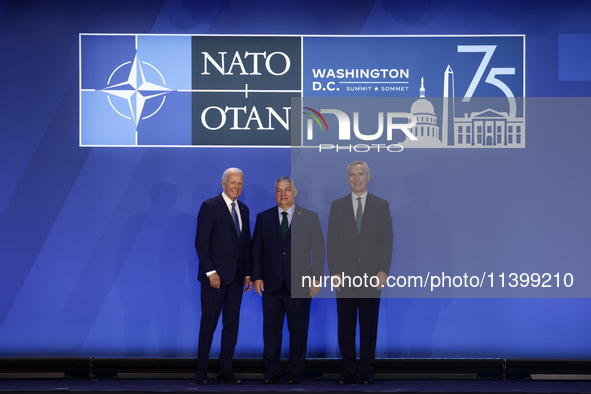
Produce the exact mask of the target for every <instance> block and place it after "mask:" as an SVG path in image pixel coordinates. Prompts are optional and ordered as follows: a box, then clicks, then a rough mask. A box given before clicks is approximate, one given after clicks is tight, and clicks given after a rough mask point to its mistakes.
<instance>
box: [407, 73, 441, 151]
mask: <svg viewBox="0 0 591 394" xmlns="http://www.w3.org/2000/svg"><path fill="white" fill-rule="evenodd" d="M410 113H411V114H413V115H414V116H415V117H416V119H417V124H416V125H415V127H413V128H412V129H410V131H411V132H412V134H413V135H414V136H415V137H417V140H416V141H413V140H411V139H409V137H406V139H405V140H404V141H403V142H402V143H401V145H403V146H404V147H405V148H442V147H444V144H443V143H442V142H441V136H440V132H439V126H437V115H435V109H434V108H433V104H431V102H430V101H429V100H427V99H426V98H425V84H424V78H421V90H420V98H419V99H418V100H417V101H415V102H414V103H413V105H412V106H411V108H410Z"/></svg>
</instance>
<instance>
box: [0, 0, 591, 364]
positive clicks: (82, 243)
mask: <svg viewBox="0 0 591 394" xmlns="http://www.w3.org/2000/svg"><path fill="white" fill-rule="evenodd" d="M80 33H112V34H290V35H301V34H305V35H352V36H355V35H427V34H428V35H481V34H487V35H488V34H495V35H503V34H524V35H525V37H526V46H525V65H526V66H525V75H526V77H525V78H526V83H525V84H526V95H527V97H533V98H534V99H536V98H540V99H539V100H544V99H543V98H552V99H554V100H556V101H553V102H558V103H560V105H557V106H554V107H552V108H553V110H554V111H555V112H554V113H552V112H551V111H544V110H543V109H544V108H545V107H544V106H543V105H540V106H537V107H536V106H534V108H538V111H537V112H536V111H534V112H533V113H532V114H531V115H529V114H528V116H529V118H528V141H527V147H526V148H525V149H524V150H522V149H518V150H495V151H493V150H477V151H475V150H469V151H468V150H462V151H459V150H450V149H447V150H439V151H437V152H428V151H427V150H414V151H412V152H410V150H409V152H410V153H409V154H407V155H405V156H402V155H401V156H398V157H397V158H396V159H395V161H396V162H395V165H393V166H392V168H391V169H389V170H388V172H385V171H383V172H382V173H379V172H378V174H376V176H375V177H374V179H373V182H376V183H374V184H373V185H372V186H371V187H370V191H375V192H376V194H380V195H387V196H389V201H390V206H391V209H392V211H393V217H394V221H395V225H396V219H397V217H398V218H399V219H400V220H399V222H398V223H401V222H402V223H403V224H405V223H406V222H404V220H411V221H412V224H413V225H414V226H415V227H416V228H419V229H423V230H424V231H422V232H420V236H418V238H416V239H415V240H416V241H417V242H419V244H420V242H427V241H433V240H434V239H437V240H439V241H438V242H440V244H438V245H437V246H436V247H435V249H433V248H431V249H428V250H430V251H431V252H433V251H435V252H437V253H438V254H440V253H450V256H451V257H450V258H451V259H455V260H456V261H470V260H474V261H481V260H485V261H490V262H491V264H494V263H496V262H498V263H499V264H500V266H506V265H510V264H512V263H513V262H519V261H528V262H529V263H530V264H531V263H532V261H533V262H535V261H538V260H539V261H540V262H541V265H542V266H543V267H546V268H548V267H549V268H552V269H554V271H556V272H558V271H560V270H561V267H562V266H563V265H565V264H566V265H567V266H570V265H572V264H577V265H579V266H581V267H586V266H587V265H588V264H589V263H590V261H589V255H590V254H591V253H590V252H591V250H590V248H591V247H590V245H591V244H590V243H589V242H588V240H589V236H590V235H591V226H590V225H589V223H590V220H591V206H590V205H589V198H588V196H589V195H590V194H591V193H590V192H591V190H590V189H591V187H590V184H589V175H590V174H589V168H590V167H589V165H590V160H589V155H588V153H587V149H586V147H587V146H589V145H590V143H591V136H590V134H589V130H590V129H589V124H588V120H587V118H586V115H587V113H588V108H589V99H588V97H589V96H590V95H591V75H590V74H589V70H591V3H589V2H585V1H516V0H511V1H502V0H497V1H482V2H471V3H467V2H464V1H457V2H456V1H438V2H435V1H429V0H420V1H414V2H398V1H386V0H383V1H380V0H376V1H373V0H372V1H358V0H355V1H343V0H329V1H313V0H300V1H290V2H285V3H283V2H278V1H264V0H260V1H238V0H213V1H208V2H197V1H195V2H193V1H186V0H159V1H156V0H153V1H132V0H130V1H120V0H117V1H16V0H15V1H0V53H1V54H2V57H1V60H2V61H1V62H0V71H1V72H0V92H1V94H0V163H1V164H0V182H1V185H2V187H1V188H0V357H8V356H10V357H75V356H89V357H131V356H133V357H195V356H196V353H197V334H198V323H199V317H200V300H199V283H198V281H197V280H196V276H197V275H196V272H197V264H198V261H197V257H196V254H195V250H194V246H193V241H194V234H195V220H196V216H197V212H198V209H199V206H200V204H201V202H202V201H203V200H204V199H206V198H209V197H211V196H213V195H215V194H218V193H220V192H221V181H220V177H221V174H222V172H223V170H224V169H225V168H227V167H230V166H236V167H240V168H242V169H243V170H244V172H245V174H246V177H245V188H244V192H243V195H242V197H241V200H242V201H244V202H245V203H246V204H247V205H248V206H249V207H250V209H251V212H252V213H253V215H252V217H251V219H252V223H251V226H253V225H254V219H255V215H254V214H256V213H258V212H260V211H262V210H264V209H266V208H268V207H270V206H272V205H274V195H273V189H272V188H273V183H274V181H275V179H276V178H277V177H279V176H284V175H286V174H289V173H290V171H291V155H290V150H289V149H287V148H201V147H199V148H195V147H186V148H165V147H157V148H142V147H140V148H116V147H110V148H109V147H94V148H92V147H80V146H79V129H80V124H79V122H80V121H79V119H80V118H79V110H80V106H79V99H80V92H79V87H80V80H79V77H80V76H79V65H80V63H79V53H80V51H79V49H80V48H79V43H80V40H79V34H80ZM426 60H427V61H428V59H426ZM417 94H418V92H413V93H412V95H411V96H413V97H416V95H417ZM568 98H578V99H576V100H575V101H573V102H570V101H569V100H568ZM542 102H543V101H542ZM179 105H184V104H182V103H181V104H179ZM550 107H551V106H548V108H550ZM528 108H529V107H528ZM540 108H541V109H540ZM536 116H538V117H537V118H536ZM530 120H531V124H530V123H529V122H530ZM405 153H406V151H405ZM335 157H336V156H335ZM357 158H358V157H356V156H355V157H353V156H346V155H344V156H338V158H337V159H335V161H331V163H330V165H331V166H333V167H334V169H335V171H338V169H341V168H343V167H344V166H345V165H346V164H347V163H348V162H349V161H351V160H353V159H357ZM442 174H444V175H442ZM450 174H452V175H450ZM378 175H380V176H381V178H382V180H387V182H384V181H382V182H381V183H377V182H378V180H379V177H378ZM316 181H317V180H315V179H305V178H304V179H303V180H302V185H303V186H306V187H309V189H313V187H314V186H315V182H316ZM322 185H323V186H325V187H326V188H327V190H328V192H327V193H326V194H325V195H323V196H321V197H317V196H314V195H313V194H311V193H305V192H304V193H301V195H300V198H301V199H302V200H301V202H302V204H303V205H308V206H309V207H310V208H312V209H314V210H316V211H318V212H319V213H320V215H321V217H323V223H322V224H323V226H324V230H325V231H326V219H327V217H326V216H327V211H328V206H327V205H326V203H327V201H324V200H325V199H326V200H328V202H329V200H330V198H332V197H335V198H336V197H339V196H341V195H344V194H345V193H347V191H348V185H347V183H346V180H345V177H344V175H343V176H342V177H341V178H339V176H338V172H335V175H334V177H325V178H323V179H322ZM405 186H406V187H407V189H406V191H405ZM372 188H373V189H372ZM302 190H305V187H303V188H302ZM415 197H419V198H423V201H422V205H421V204H419V206H418V208H417V209H414V210H413V207H414V208H416V206H413V205H412V203H411V202H412V201H413V198H415ZM425 198H426V200H425ZM414 201H415V202H416V201H417V200H416V199H415V200H414ZM475 201H477V202H478V204H476V203H475ZM421 207H422V208H421ZM495 207H496V208H495ZM433 229H434V230H433ZM429 231H434V234H433V233H429ZM423 258H424V257H423ZM549 268H548V269H549ZM586 279H587V280H588V278H580V279H579V282H582V283H577V284H579V285H581V286H588V285H589V283H588V282H587V283H585V280H586ZM576 280H577V278H575V281H576ZM587 308H590V309H591V301H590V300H589V299H588V298H569V299H558V298H544V299H517V298H509V299H482V298H481V299H479V298H465V299H445V300H443V299H385V300H383V302H382V311H381V315H380V326H379V334H378V335H379V337H378V350H377V356H378V357H500V358H589V356H590V355H591V343H590V342H589V341H588V338H587V335H588V333H589V332H590V330H591V318H590V317H589V316H587V314H586V311H587ZM241 319H242V320H241V327H240V334H239V339H238V346H237V351H236V356H237V357H243V358H258V357H261V356H262V347H263V345H262V313H261V300H260V297H259V296H258V295H256V294H254V292H251V293H248V294H246V295H245V297H244V300H243V306H242V315H241ZM336 327H337V324H336V308H335V304H334V300H333V299H318V300H314V302H313V305H312V316H311V328H310V339H309V341H310V346H309V356H310V357H339V351H338V344H337V340H336ZM217 335H219V332H218V334H217ZM212 350H213V351H212V354H211V356H212V357H215V355H216V354H217V352H218V351H219V337H217V338H215V339H214V345H213V349H212ZM286 351H287V347H286V343H285V339H284V354H286Z"/></svg>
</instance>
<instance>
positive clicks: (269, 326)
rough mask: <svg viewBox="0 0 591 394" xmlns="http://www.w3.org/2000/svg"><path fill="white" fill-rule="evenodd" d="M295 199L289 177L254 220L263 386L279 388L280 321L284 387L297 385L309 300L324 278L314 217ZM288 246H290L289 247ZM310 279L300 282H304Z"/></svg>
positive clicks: (321, 246) (321, 241)
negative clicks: (285, 338) (285, 358)
mask: <svg viewBox="0 0 591 394" xmlns="http://www.w3.org/2000/svg"><path fill="white" fill-rule="evenodd" d="M296 194H297V190H296V188H295V184H294V182H293V180H292V179H291V178H289V177H283V178H279V179H278V180H277V182H276V183H275V198H276V200H277V205H276V206H275V207H273V208H271V209H268V210H266V211H264V212H261V213H259V214H258V215H257V221H256V225H255V228H254V235H253V240H252V243H253V270H252V274H253V278H252V279H253V280H254V288H255V291H256V292H257V293H258V294H260V295H262V296H263V340H264V344H265V349H264V351H263V362H264V364H265V368H266V370H267V377H266V378H265V380H264V381H263V383H265V384H269V383H279V380H280V376H279V374H280V372H281V366H280V364H279V356H280V354H281V341H282V331H283V319H284V317H285V316H286V315H287V327H288V329H289V363H288V365H287V371H286V372H287V383H288V384H297V383H299V382H300V375H301V373H302V371H303V369H304V362H305V358H306V349H307V344H308V325H309V322H310V305H311V302H312V299H311V297H314V296H315V295H316V294H318V291H319V290H320V280H321V279H320V277H321V276H322V275H323V273H324V236H323V234H322V229H321V228H320V221H319V220H318V214H316V213H315V212H312V211H309V210H307V209H305V208H302V207H300V206H298V205H295V204H294V199H295V196H296ZM292 246H293V247H292ZM304 276H307V277H309V278H310V277H312V276H314V278H318V281H314V279H313V278H312V279H309V280H308V282H306V283H304V281H303V277H304Z"/></svg>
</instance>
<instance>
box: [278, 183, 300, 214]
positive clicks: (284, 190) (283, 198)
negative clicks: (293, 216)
mask: <svg viewBox="0 0 591 394" xmlns="http://www.w3.org/2000/svg"><path fill="white" fill-rule="evenodd" d="M297 194H298V191H297V190H295V189H294V190H292V189H291V182H288V181H279V182H277V187H276V188H275V200H277V205H279V208H281V209H283V210H284V211H287V210H288V209H289V208H290V207H291V206H292V205H293V200H294V198H295V196H296V195H297Z"/></svg>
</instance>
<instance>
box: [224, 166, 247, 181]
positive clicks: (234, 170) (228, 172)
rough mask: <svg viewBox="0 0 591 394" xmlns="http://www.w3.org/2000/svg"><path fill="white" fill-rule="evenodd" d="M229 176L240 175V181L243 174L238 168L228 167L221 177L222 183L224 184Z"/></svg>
mask: <svg viewBox="0 0 591 394" xmlns="http://www.w3.org/2000/svg"><path fill="white" fill-rule="evenodd" d="M230 174H240V175H242V179H244V173H243V172H242V170H241V169H240V168H236V167H230V168H228V169H227V170H226V171H224V174H223V175H222V182H226V180H227V179H228V176H230Z"/></svg>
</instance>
